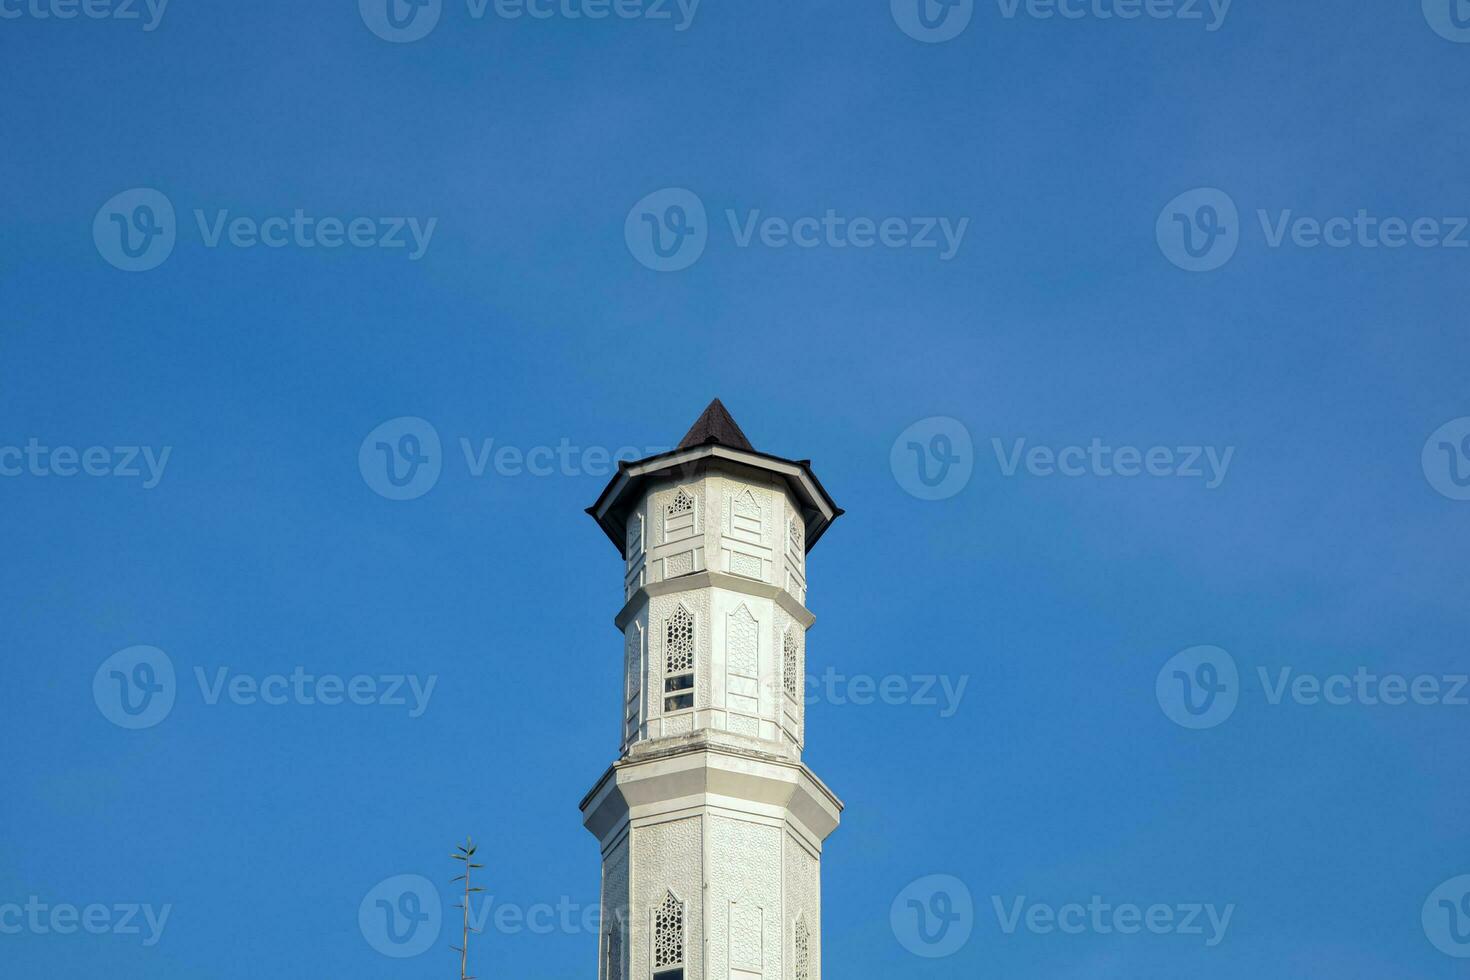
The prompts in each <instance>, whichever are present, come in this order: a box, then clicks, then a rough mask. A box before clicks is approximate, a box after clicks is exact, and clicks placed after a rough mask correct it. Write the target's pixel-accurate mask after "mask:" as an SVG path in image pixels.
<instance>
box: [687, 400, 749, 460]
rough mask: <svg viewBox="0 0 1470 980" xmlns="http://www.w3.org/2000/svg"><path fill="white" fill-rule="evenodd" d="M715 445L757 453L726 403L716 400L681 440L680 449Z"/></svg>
mask: <svg viewBox="0 0 1470 980" xmlns="http://www.w3.org/2000/svg"><path fill="white" fill-rule="evenodd" d="M711 443H713V444H714V445H717V446H729V447H730V448H731V449H744V450H745V451H746V452H752V453H753V452H755V447H754V446H752V445H751V444H750V440H749V439H747V438H745V433H744V432H741V431H740V426H738V425H736V424H735V420H734V419H733V418H731V417H730V411H729V409H727V408H725V403H724V402H722V401H720V400H719V399H718V398H716V399H715V400H714V401H712V402H710V403H709V407H708V408H706V409H705V410H704V414H702V415H700V416H699V418H698V420H696V421H695V423H694V425H692V426H691V427H690V429H689V431H688V432H686V433H684V438H683V439H680V440H679V445H678V447H677V448H679V449H692V448H694V447H695V446H707V445H710V444H711Z"/></svg>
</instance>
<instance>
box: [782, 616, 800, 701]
mask: <svg viewBox="0 0 1470 980" xmlns="http://www.w3.org/2000/svg"><path fill="white" fill-rule="evenodd" d="M781 677H782V679H783V680H784V681H785V683H786V693H787V695H789V696H790V697H792V698H795V699H796V700H798V701H800V700H801V688H802V677H801V651H800V650H798V649H797V646H796V629H795V627H793V628H791V629H789V630H787V631H786V635H785V636H784V637H782V639H781Z"/></svg>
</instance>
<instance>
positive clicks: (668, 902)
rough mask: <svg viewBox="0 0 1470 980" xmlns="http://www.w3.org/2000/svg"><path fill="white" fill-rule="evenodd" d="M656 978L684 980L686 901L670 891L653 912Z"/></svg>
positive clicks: (660, 979) (655, 979)
mask: <svg viewBox="0 0 1470 980" xmlns="http://www.w3.org/2000/svg"><path fill="white" fill-rule="evenodd" d="M653 976H654V980H684V903H683V902H681V901H679V899H678V898H677V897H676V896H675V895H674V893H673V892H669V893H668V894H667V895H665V896H664V903H663V904H662V905H660V906H659V907H658V908H657V909H656V910H655V911H654V913H653Z"/></svg>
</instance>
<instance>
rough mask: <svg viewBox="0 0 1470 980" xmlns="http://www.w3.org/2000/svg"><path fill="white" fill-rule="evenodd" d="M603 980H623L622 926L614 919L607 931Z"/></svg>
mask: <svg viewBox="0 0 1470 980" xmlns="http://www.w3.org/2000/svg"><path fill="white" fill-rule="evenodd" d="M602 976H603V980H623V926H622V923H620V922H618V921H617V919H616V918H615V919H614V920H613V924H612V927H611V928H609V929H608V930H607V964H606V968H605V969H604V970H603V972H602Z"/></svg>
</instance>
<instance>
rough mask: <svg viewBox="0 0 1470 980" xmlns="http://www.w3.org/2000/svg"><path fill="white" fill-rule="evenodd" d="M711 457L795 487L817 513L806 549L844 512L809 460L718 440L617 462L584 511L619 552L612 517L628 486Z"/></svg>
mask: <svg viewBox="0 0 1470 980" xmlns="http://www.w3.org/2000/svg"><path fill="white" fill-rule="evenodd" d="M712 458H713V459H723V460H729V461H730V462H733V463H737V464H740V465H744V466H751V467H754V468H756V469H763V470H767V471H769V472H774V473H777V474H779V475H781V476H783V477H785V478H786V480H787V481H788V482H789V483H790V484H791V485H792V486H793V487H795V488H796V489H797V490H798V492H799V495H800V496H801V497H802V498H803V502H804V503H805V504H808V505H809V506H810V508H811V509H812V510H813V511H814V512H815V513H816V515H817V516H816V519H815V520H814V521H808V523H807V528H806V530H807V534H806V550H807V551H811V549H812V547H813V546H815V545H816V543H817V541H818V539H820V538H821V536H822V535H823V534H825V533H826V531H827V528H829V527H830V526H831V525H832V522H833V521H835V520H837V518H839V517H841V516H842V515H843V514H844V513H845V511H843V509H842V508H841V507H838V506H837V504H836V502H835V501H833V499H832V497H831V495H830V494H828V493H827V490H826V488H825V487H823V486H822V482H821V481H820V480H818V479H817V476H816V474H815V473H813V472H812V468H811V461H810V460H804V459H803V460H792V459H783V458H782V457H780V456H772V455H770V454H769V453H763V452H759V451H758V450H744V449H733V448H731V447H729V446H723V445H720V444H718V443H707V444H705V445H702V446H691V447H689V448H687V449H673V450H670V451H669V452H666V453H659V454H658V455H656V456H649V457H648V458H646V459H640V460H635V461H633V462H631V463H628V462H625V463H620V464H619V465H618V473H617V475H616V476H614V477H613V478H612V480H610V481H609V482H608V484H607V486H606V487H604V488H603V491H602V493H601V494H599V495H598V497H597V502H596V503H594V504H593V505H592V506H591V507H588V508H587V513H588V514H590V515H591V516H592V518H593V519H594V520H596V521H597V524H598V526H599V527H601V528H602V530H603V533H604V534H606V535H607V537H608V540H610V541H611V542H612V543H613V545H614V546H615V547H617V548H618V550H619V551H620V552H621V551H622V548H623V535H624V531H625V528H624V527H623V525H622V523H621V522H619V521H617V520H616V519H615V518H614V517H613V513H614V508H615V505H616V504H617V502H618V501H619V500H620V499H622V497H623V496H624V494H626V493H627V492H628V491H629V490H630V489H631V487H632V486H633V484H634V483H636V482H638V481H640V480H643V479H646V478H649V477H653V476H659V475H663V474H666V473H667V472H668V471H670V470H672V469H676V468H678V467H682V466H690V465H692V464H694V463H697V462H700V461H702V460H705V459H712Z"/></svg>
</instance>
